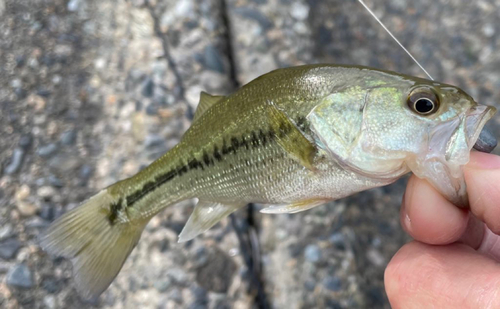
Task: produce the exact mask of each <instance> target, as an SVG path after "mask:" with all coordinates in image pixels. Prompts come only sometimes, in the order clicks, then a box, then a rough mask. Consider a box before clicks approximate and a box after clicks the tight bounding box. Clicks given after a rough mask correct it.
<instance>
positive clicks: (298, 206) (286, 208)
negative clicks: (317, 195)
mask: <svg viewBox="0 0 500 309" xmlns="http://www.w3.org/2000/svg"><path fill="white" fill-rule="evenodd" d="M326 202H328V200H324V199H309V200H303V201H299V202H295V203H292V204H287V205H272V206H269V207H266V208H264V209H262V210H261V211H260V212H261V213H265V214H284V213H288V214H294V213H297V212H301V211H304V210H308V209H311V208H314V207H316V206H319V205H322V204H324V203H326Z"/></svg>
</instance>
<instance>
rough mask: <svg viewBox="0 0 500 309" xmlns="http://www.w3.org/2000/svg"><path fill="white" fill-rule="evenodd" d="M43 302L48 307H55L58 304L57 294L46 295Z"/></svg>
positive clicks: (50, 308) (53, 308) (49, 308)
mask: <svg viewBox="0 0 500 309" xmlns="http://www.w3.org/2000/svg"><path fill="white" fill-rule="evenodd" d="M43 304H44V305H45V307H46V308H48V309H55V308H56V306H57V305H56V298H55V296H54V295H45V296H44V298H43Z"/></svg>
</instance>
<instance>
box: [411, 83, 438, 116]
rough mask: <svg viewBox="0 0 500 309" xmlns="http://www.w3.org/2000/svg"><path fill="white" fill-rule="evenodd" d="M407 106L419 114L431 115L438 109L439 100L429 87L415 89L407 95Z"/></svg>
mask: <svg viewBox="0 0 500 309" xmlns="http://www.w3.org/2000/svg"><path fill="white" fill-rule="evenodd" d="M408 107H410V109H411V110H412V111H414V112H415V113H417V114H420V115H424V116H427V115H431V114H434V113H435V112H436V111H437V110H438V109H439V100H438V98H437V96H436V94H435V93H434V92H433V91H431V90H430V89H427V88H426V89H416V90H413V91H412V92H411V93H410V96H409V97H408Z"/></svg>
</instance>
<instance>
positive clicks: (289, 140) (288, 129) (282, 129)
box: [267, 103, 317, 171]
mask: <svg viewBox="0 0 500 309" xmlns="http://www.w3.org/2000/svg"><path fill="white" fill-rule="evenodd" d="M267 111H268V117H269V122H270V125H271V127H272V129H273V131H274V132H275V136H276V140H277V142H278V144H279V145H280V146H281V147H282V148H283V149H284V150H285V151H286V152H287V153H288V154H289V155H290V157H292V158H293V159H295V160H296V161H297V162H298V163H299V164H301V165H302V166H304V167H306V168H307V169H309V170H312V171H314V170H315V168H314V167H313V159H314V155H315V153H316V150H317V149H316V147H315V145H314V144H313V143H312V142H311V141H309V140H308V139H307V138H306V137H305V136H304V134H302V132H301V131H300V130H299V129H298V128H297V127H296V126H295V124H294V123H292V122H291V121H290V119H289V118H288V117H287V116H286V115H285V114H284V113H283V112H282V111H280V110H279V109H278V108H277V107H276V106H275V105H274V104H273V103H269V104H268V105H267Z"/></svg>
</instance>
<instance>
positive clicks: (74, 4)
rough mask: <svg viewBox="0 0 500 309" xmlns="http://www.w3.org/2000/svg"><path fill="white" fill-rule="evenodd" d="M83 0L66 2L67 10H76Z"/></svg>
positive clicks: (79, 7)
mask: <svg viewBox="0 0 500 309" xmlns="http://www.w3.org/2000/svg"><path fill="white" fill-rule="evenodd" d="M83 3H84V1H83V0H70V1H69V2H68V4H67V8H68V11H70V12H76V11H78V10H80V9H81V8H82V7H83Z"/></svg>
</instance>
